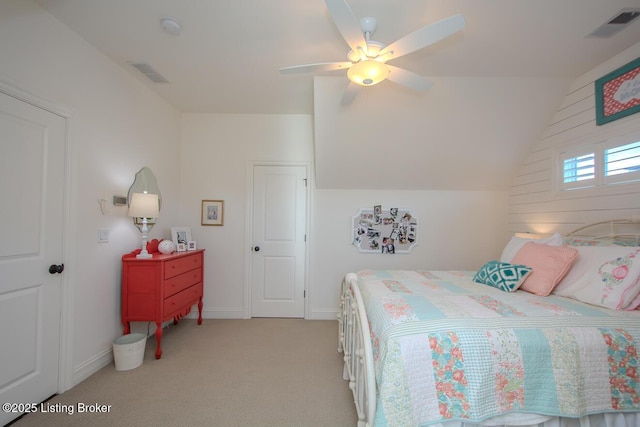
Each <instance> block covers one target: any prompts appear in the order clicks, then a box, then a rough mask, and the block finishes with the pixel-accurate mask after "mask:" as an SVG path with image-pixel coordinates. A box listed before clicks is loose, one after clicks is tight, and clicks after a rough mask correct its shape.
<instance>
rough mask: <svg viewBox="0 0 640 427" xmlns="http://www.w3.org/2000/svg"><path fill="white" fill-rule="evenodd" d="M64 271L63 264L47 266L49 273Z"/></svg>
mask: <svg viewBox="0 0 640 427" xmlns="http://www.w3.org/2000/svg"><path fill="white" fill-rule="evenodd" d="M63 271H64V264H60V265H55V264H51V265H50V266H49V274H56V273H62V272H63Z"/></svg>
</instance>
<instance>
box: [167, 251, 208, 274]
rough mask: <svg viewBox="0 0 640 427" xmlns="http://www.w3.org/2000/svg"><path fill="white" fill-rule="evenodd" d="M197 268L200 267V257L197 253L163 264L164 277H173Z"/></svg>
mask: <svg viewBox="0 0 640 427" xmlns="http://www.w3.org/2000/svg"><path fill="white" fill-rule="evenodd" d="M198 267H202V256H201V254H199V253H198V254H193V255H189V256H185V257H180V258H177V259H173V260H171V261H167V262H165V263H164V277H165V279H167V278H169V277H174V276H177V275H178V274H182V273H184V272H186V271H189V270H193V269H194V268H198Z"/></svg>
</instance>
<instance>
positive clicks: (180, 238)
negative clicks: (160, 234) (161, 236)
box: [171, 227, 192, 248]
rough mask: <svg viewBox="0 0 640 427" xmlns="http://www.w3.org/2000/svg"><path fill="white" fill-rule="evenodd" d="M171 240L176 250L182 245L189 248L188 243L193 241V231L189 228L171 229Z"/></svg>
mask: <svg viewBox="0 0 640 427" xmlns="http://www.w3.org/2000/svg"><path fill="white" fill-rule="evenodd" d="M171 240H173V243H174V244H175V245H176V248H177V247H178V245H179V244H180V243H182V244H183V245H184V247H185V248H186V247H187V243H188V242H189V241H190V240H192V239H191V229H190V228H189V227H171Z"/></svg>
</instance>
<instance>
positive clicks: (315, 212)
mask: <svg viewBox="0 0 640 427" xmlns="http://www.w3.org/2000/svg"><path fill="white" fill-rule="evenodd" d="M312 148H313V123H312V118H311V117H310V116H306V115H301V116H293V115H286V116H280V115H273V116H265V115H258V116H254V115H225V114H184V115H183V118H182V153H181V159H182V164H181V169H182V178H181V191H180V193H181V203H180V206H181V208H180V209H181V218H182V223H181V224H175V225H181V226H187V227H190V228H191V234H192V237H193V239H195V240H196V241H197V244H198V247H200V248H205V249H206V257H205V260H206V261H205V262H206V264H205V265H206V267H205V292H204V293H205V298H204V309H203V311H204V316H205V317H218V318H220V317H222V318H224V317H236V318H239V317H242V316H243V310H244V305H243V304H244V280H245V274H244V273H245V272H244V268H245V261H246V257H247V256H250V250H249V248H248V247H247V245H246V243H245V228H246V217H245V209H246V200H245V194H246V190H247V185H248V183H247V182H246V178H247V167H248V165H249V164H250V163H251V162H255V161H262V162H274V161H283V162H295V161H297V162H309V161H311V160H312V153H313V152H312ZM311 187H312V194H311V200H312V206H311V213H310V215H311V229H310V230H309V233H308V236H309V241H310V243H309V246H310V249H309V252H310V253H309V257H310V261H309V283H308V287H307V290H308V292H307V295H308V298H309V304H308V306H309V310H308V312H307V317H309V318H314V319H334V318H335V314H336V312H337V308H338V303H339V301H338V291H339V287H340V281H341V279H342V277H343V276H344V275H345V274H346V273H348V272H349V271H354V270H357V269H361V268H372V267H374V266H379V267H387V268H433V269H438V268H439V269H454V268H462V269H474V268H477V267H479V266H480V265H481V264H482V263H484V262H485V261H488V260H489V259H491V258H497V257H499V255H500V251H501V250H502V247H503V246H504V244H505V243H506V241H507V239H508V236H507V233H506V215H507V193H506V191H497V192H492V191H406V190H405V191H389V190H366V191H360V190H317V189H315V184H314V180H313V178H312V180H311ZM203 199H215V200H217V199H222V200H224V202H225V204H224V208H225V211H224V226H222V227H206V226H204V227H203V226H201V225H200V203H201V200H203ZM374 204H382V205H383V206H384V207H386V208H388V207H393V206H396V207H400V208H409V209H411V211H412V213H413V214H414V215H415V216H416V217H417V218H418V221H419V227H420V229H419V237H420V244H419V245H418V246H417V247H415V248H414V249H413V251H412V252H411V253H410V254H396V255H382V254H361V253H359V252H358V251H357V249H356V248H355V247H354V246H353V245H352V244H351V218H352V216H353V215H355V214H356V213H357V212H358V209H360V208H362V207H372V206H373V205H374Z"/></svg>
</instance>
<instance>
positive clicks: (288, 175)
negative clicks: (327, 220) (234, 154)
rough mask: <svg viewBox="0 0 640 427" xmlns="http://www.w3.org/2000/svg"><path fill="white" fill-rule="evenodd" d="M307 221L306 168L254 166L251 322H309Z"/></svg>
mask: <svg viewBox="0 0 640 427" xmlns="http://www.w3.org/2000/svg"><path fill="white" fill-rule="evenodd" d="M306 218H307V168H306V166H262V165H256V166H254V168H253V224H252V226H253V236H252V237H253V239H252V241H253V247H252V251H253V255H252V257H253V258H252V286H251V316H252V317H304V288H305V276H306V275H305V265H306V261H305V258H306V243H305V239H306V237H305V233H306V223H307V220H306Z"/></svg>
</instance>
